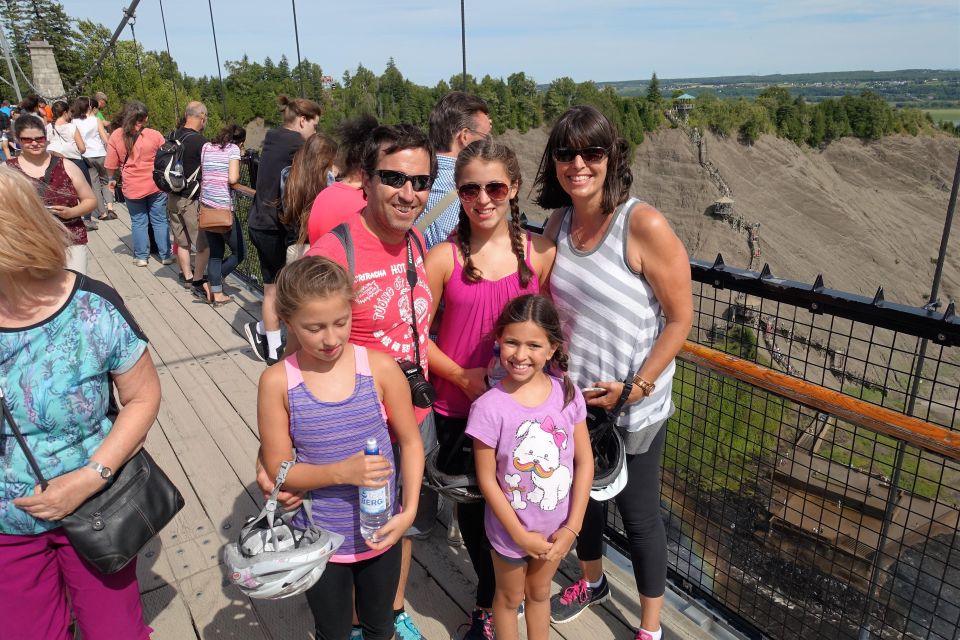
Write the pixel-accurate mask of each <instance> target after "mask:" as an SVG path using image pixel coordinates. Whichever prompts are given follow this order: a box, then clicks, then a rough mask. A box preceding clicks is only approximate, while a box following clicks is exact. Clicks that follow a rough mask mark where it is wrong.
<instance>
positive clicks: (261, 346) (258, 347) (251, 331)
mask: <svg viewBox="0 0 960 640" xmlns="http://www.w3.org/2000/svg"><path fill="white" fill-rule="evenodd" d="M243 333H244V334H246V336H247V342H249V343H250V347H251V348H252V349H253V355H255V356H257V358H258V359H259V360H262V361H263V362H266V363H267V364H274V363H275V362H277V360H275V359H274V358H270V359H269V360H268V359H267V355H268V354H267V336H265V335H262V334H260V333H257V323H256V322H248V323H247V324H245V325H243ZM270 360H273V362H270Z"/></svg>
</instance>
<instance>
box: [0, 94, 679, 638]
mask: <svg viewBox="0 0 960 640" xmlns="http://www.w3.org/2000/svg"><path fill="white" fill-rule="evenodd" d="M105 102H106V96H102V99H101V96H94V97H93V98H78V99H77V100H75V101H74V102H73V103H72V104H71V105H70V106H69V107H67V105H66V103H62V102H55V103H54V104H53V105H51V107H52V108H51V113H50V114H49V117H46V116H45V115H44V114H43V113H40V114H39V115H37V113H36V112H34V111H30V110H29V109H28V107H31V106H33V105H32V104H27V105H23V104H21V105H20V109H19V112H18V113H16V116H15V117H12V118H11V120H12V125H11V131H10V133H9V135H7V136H5V137H4V144H3V150H4V153H6V154H7V157H8V160H7V163H6V164H7V165H8V166H7V167H0V403H3V405H4V406H3V409H4V415H5V419H4V421H3V423H0V426H2V428H0V470H2V474H0V478H2V479H0V569H2V572H3V574H4V575H5V576H6V577H7V579H6V580H5V581H4V584H3V586H0V618H2V619H4V628H5V630H6V632H12V634H13V635H12V637H14V638H67V637H70V636H69V634H70V633H72V629H74V628H75V629H76V630H78V631H79V632H80V633H81V635H82V637H83V638H87V639H94V640H95V639H98V638H107V637H110V638H117V637H120V638H149V635H150V632H151V630H150V628H149V627H148V626H146V624H145V623H144V620H143V615H142V610H141V606H140V601H139V595H138V588H137V579H136V559H135V558H133V559H131V560H130V561H129V562H128V563H126V564H125V565H124V566H123V568H121V569H119V570H118V571H115V572H112V573H103V572H101V571H100V570H99V569H98V568H96V567H95V566H93V564H92V563H91V562H89V561H88V560H89V558H88V557H87V556H86V555H84V554H83V553H82V549H81V550H78V548H77V545H76V541H75V540H74V539H72V538H71V537H70V533H71V532H70V530H69V529H68V528H65V527H63V526H61V524H62V522H61V521H63V519H64V518H65V517H67V516H69V515H70V514H71V513H73V512H74V511H75V510H77V509H78V508H79V507H81V505H83V504H84V503H86V502H87V501H88V500H89V499H90V498H91V496H95V495H96V494H98V493H99V492H101V491H103V490H104V487H110V486H111V483H112V481H113V477H114V473H115V472H116V471H117V470H120V469H121V468H122V467H123V466H124V463H125V462H126V461H127V460H129V459H131V457H132V456H133V455H134V454H136V453H137V451H138V450H139V449H140V447H141V446H142V443H143V440H144V438H145V436H146V432H147V430H148V429H149V427H150V425H151V424H152V423H153V420H154V418H155V417H156V415H157V412H158V408H159V403H160V401H161V400H160V384H159V381H158V378H157V374H156V371H155V370H154V366H153V363H152V361H151V357H150V353H149V351H148V350H147V349H146V346H147V338H146V336H145V335H144V334H143V332H142V331H141V330H140V328H139V326H138V325H137V323H136V320H135V319H134V318H133V317H132V315H131V314H130V313H129V312H128V310H127V309H126V307H125V306H124V303H123V300H122V299H121V298H120V296H119V295H118V294H117V293H116V292H115V291H114V290H113V289H111V288H110V287H109V286H108V285H106V284H104V283H101V282H98V281H96V280H93V279H91V278H89V277H87V276H86V275H85V271H86V257H87V256H86V250H85V243H86V239H87V235H86V234H87V231H88V230H90V228H89V223H85V222H84V216H88V215H89V216H92V217H95V218H98V219H100V220H109V219H111V218H113V217H115V216H116V214H115V213H114V200H115V196H117V195H118V194H119V192H120V191H121V190H122V197H123V199H124V200H125V203H126V209H127V211H128V212H129V214H130V221H131V232H132V244H133V252H132V253H133V260H134V263H135V264H136V265H138V266H141V267H149V265H150V259H151V257H152V256H151V237H152V241H153V243H154V244H155V247H154V248H153V250H152V251H153V254H154V255H155V256H156V258H157V259H158V260H159V263H160V265H162V266H170V267H172V268H177V269H178V270H179V278H180V280H181V282H182V284H183V286H184V287H185V288H188V289H189V290H191V291H192V292H193V294H194V295H195V296H197V297H198V298H200V299H202V300H204V301H206V302H208V303H209V304H211V305H214V306H221V305H229V304H231V303H232V298H231V297H230V296H229V295H227V294H226V293H225V286H224V283H225V279H226V278H227V276H228V275H229V274H230V273H231V272H232V271H233V270H234V269H235V268H236V267H237V266H238V264H239V263H240V262H242V261H243V260H244V259H245V257H246V255H247V252H248V248H247V246H246V242H247V239H249V242H250V244H252V245H253V248H252V251H253V252H254V253H255V254H256V259H257V261H258V263H259V267H260V273H261V275H262V283H263V299H262V307H261V313H260V320H259V321H256V322H251V323H249V324H247V325H245V326H244V333H245V335H246V338H247V340H248V341H249V342H250V345H251V348H252V350H253V352H254V354H255V355H256V357H257V358H258V359H260V360H262V361H264V362H265V364H266V365H267V367H266V369H265V370H264V372H263V374H262V376H261V378H260V382H259V391H258V416H257V417H258V425H259V432H260V439H261V446H260V452H259V455H258V457H257V460H256V467H257V482H258V484H259V485H260V488H261V489H262V490H263V492H264V495H265V497H268V502H267V508H266V510H265V514H267V515H268V516H269V517H268V519H267V520H266V521H267V522H268V524H267V525H265V526H266V528H259V529H258V528H257V527H258V526H260V525H258V524H257V523H256V522H254V523H251V524H249V525H248V526H247V527H246V528H245V529H244V534H243V536H242V539H241V541H240V545H239V547H237V549H236V551H237V553H236V554H233V555H232V554H231V550H230V549H228V550H227V553H226V554H225V556H224V557H225V561H226V562H227V563H228V564H231V563H234V564H236V566H231V567H230V569H231V571H228V574H232V581H233V582H234V583H235V584H236V586H237V587H238V588H240V589H241V590H243V591H244V592H246V593H248V594H249V595H251V597H284V596H289V595H293V594H296V593H305V595H306V598H307V602H308V603H309V606H310V609H311V611H312V614H313V618H314V627H315V629H316V637H317V638H322V639H331V640H345V639H346V638H348V637H349V638H351V639H353V638H365V639H366V640H385V639H388V638H391V637H393V636H395V635H396V636H397V637H398V638H400V639H401V640H417V639H418V638H422V637H423V636H422V634H421V632H420V630H419V629H418V627H417V625H416V623H415V621H414V619H413V618H412V617H411V616H410V615H409V613H408V612H407V611H405V608H404V607H405V601H406V594H405V589H406V582H407V578H408V576H409V573H410V572H409V568H410V563H411V557H412V548H413V542H412V541H413V540H414V539H427V538H429V540H430V542H428V543H427V544H435V543H436V542H435V541H436V540H437V537H436V536H434V537H430V534H431V532H432V529H433V528H434V525H435V523H436V522H437V520H438V511H439V495H442V496H444V498H445V499H449V500H450V501H451V502H452V504H453V506H454V507H455V508H454V513H453V515H452V517H453V520H452V523H451V525H450V529H449V531H448V532H447V538H448V540H449V541H450V542H451V543H459V544H463V545H464V547H465V548H466V550H467V553H468V555H469V558H470V562H471V564H472V566H473V569H474V570H475V572H476V576H477V590H476V600H475V603H474V610H473V612H472V614H471V617H470V619H469V620H468V621H466V622H465V623H464V626H463V627H462V628H461V629H460V630H456V636H455V637H457V638H464V639H465V640H481V639H492V638H495V637H497V638H500V639H501V640H512V639H516V638H518V637H519V625H520V620H523V621H524V624H525V625H526V632H527V637H528V638H531V640H544V639H546V638H547V637H549V627H550V623H551V621H552V622H553V623H557V624H560V623H564V622H568V621H571V620H573V619H575V618H576V617H577V616H578V615H580V614H581V613H582V612H583V611H585V610H586V609H587V608H588V607H590V606H591V605H594V604H597V603H600V602H603V601H605V600H607V599H608V598H609V597H610V587H609V585H608V583H607V579H606V577H605V576H604V572H603V564H602V558H603V551H604V540H603V533H604V526H605V504H604V502H605V501H608V500H610V501H613V502H615V504H616V506H617V508H618V510H619V513H620V515H621V517H622V519H623V526H624V529H625V531H626V533H627V539H628V542H629V551H630V559H631V561H632V563H633V570H634V574H635V579H636V584H637V589H638V592H639V602H638V603H636V613H638V614H639V619H640V628H639V629H638V631H637V635H636V638H637V640H660V638H661V637H662V629H661V628H660V612H661V608H662V606H663V603H664V593H665V587H666V573H667V548H666V535H665V531H664V525H663V521H662V518H661V515H660V478H659V475H660V464H661V458H662V455H663V447H664V439H665V432H666V429H665V424H666V422H667V419H668V418H669V417H670V415H671V414H672V413H673V410H674V407H673V403H672V399H671V384H672V378H673V372H674V357H675V356H676V354H677V353H678V351H679V349H680V347H681V345H682V343H683V341H684V339H685V338H686V336H687V334H688V332H689V329H690V325H691V321H692V294H691V285H690V268H689V262H688V258H687V254H686V251H685V249H684V247H683V246H682V244H681V242H680V241H679V239H678V238H677V236H676V235H675V234H674V232H673V230H672V229H671V227H670V224H669V223H668V221H667V220H666V218H665V217H664V216H663V215H662V214H661V213H660V212H658V211H657V210H656V209H655V208H654V207H652V206H650V205H649V204H647V203H645V202H643V201H641V200H639V199H637V198H635V197H632V196H631V193H630V192H631V187H632V182H633V176H632V173H631V169H630V158H629V153H628V151H629V146H628V144H627V143H626V141H625V140H624V138H623V137H622V135H621V134H620V133H619V132H618V131H617V129H616V127H615V126H614V125H613V124H612V123H611V122H610V120H609V119H608V118H607V117H605V116H604V115H603V114H602V113H601V112H600V111H598V110H597V109H595V108H593V107H590V106H574V107H571V108H570V109H569V110H568V111H567V112H566V113H564V114H563V115H561V116H560V117H559V118H558V120H557V121H556V123H555V124H554V125H553V126H552V129H551V131H550V135H549V138H548V141H547V144H546V148H545V149H544V151H543V155H542V158H541V161H540V165H539V168H538V170H537V173H536V175H535V176H534V177H533V180H532V185H533V186H532V188H533V192H534V193H535V202H536V204H537V205H538V206H540V207H541V208H543V209H545V210H549V211H552V214H551V215H550V217H549V219H548V222H547V223H546V226H545V227H544V228H543V230H542V232H533V231H531V230H529V229H528V228H526V227H525V226H524V225H523V224H522V215H521V212H520V207H519V199H520V192H521V189H522V188H523V187H524V180H523V177H522V176H521V171H520V164H519V162H518V159H517V156H516V154H515V153H514V151H513V150H512V149H510V147H509V146H507V145H505V144H503V143H502V142H500V141H498V140H497V139H495V138H494V136H493V135H492V134H491V132H492V128H493V123H492V121H491V119H490V111H489V108H488V106H487V105H486V103H485V102H484V101H483V100H482V99H481V98H479V97H477V96H474V95H471V94H468V93H464V92H459V91H454V92H451V93H449V94H447V95H445V96H443V97H442V98H441V99H440V100H439V101H438V102H437V104H436V105H435V107H434V108H433V110H432V112H431V115H430V119H429V130H428V132H426V133H425V132H423V131H422V130H421V129H419V128H418V127H416V126H414V125H410V124H395V125H382V124H379V123H378V122H377V120H376V119H375V118H373V117H372V116H361V117H359V118H356V119H354V120H350V121H347V122H344V123H341V124H340V125H339V126H338V127H337V129H336V130H335V131H333V132H331V135H326V134H324V133H322V132H318V131H317V125H318V123H319V120H320V115H321V107H320V106H319V105H318V104H316V103H314V102H312V101H310V100H306V99H303V98H293V99H292V98H287V97H284V96H281V97H280V98H278V108H279V110H280V114H281V120H282V125H281V126H280V127H277V128H275V129H272V130H270V131H268V132H267V135H266V138H265V139H264V142H263V147H262V150H261V153H260V160H259V167H258V170H257V172H256V180H255V184H253V185H252V186H250V187H248V186H244V185H242V184H240V174H241V171H240V163H241V157H242V154H243V153H244V142H245V137H246V133H245V131H244V129H243V128H242V127H240V126H237V125H234V124H228V125H226V126H225V127H223V128H222V129H221V130H220V131H219V132H208V131H205V127H206V122H207V108H206V106H205V105H203V104H202V103H200V102H191V103H189V104H188V105H187V106H186V108H185V112H184V118H183V119H182V121H181V122H180V123H179V126H178V127H177V128H176V130H174V131H173V132H171V133H170V134H169V135H166V136H164V135H163V134H162V133H161V132H159V131H156V130H154V129H151V128H150V127H149V126H148V125H149V113H148V111H147V108H146V107H145V105H143V104H142V103H139V102H136V101H132V102H128V103H126V104H125V105H123V106H122V108H121V109H119V110H118V111H117V113H116V115H115V117H114V118H113V120H112V121H111V122H110V123H109V124H107V123H106V122H105V121H104V120H103V116H102V114H101V112H100V109H102V108H103V107H104V104H105ZM5 107H6V105H5ZM37 108H39V107H37ZM207 135H210V138H209V139H208V138H207V137H206V136H207ZM118 178H119V183H118ZM118 184H119V185H120V186H119V188H118ZM233 191H241V192H243V193H245V194H246V195H248V196H250V197H251V198H252V205H251V208H250V211H249V214H248V216H247V217H246V220H240V219H238V218H237V216H236V211H235V208H234V201H235V198H234V196H233V193H232V192H233ZM90 222H91V223H92V222H94V220H92V219H91V220H90ZM114 390H116V394H117V397H118V398H119V404H118V403H117V402H116V401H115V400H114V399H113V397H114ZM118 406H119V407H122V408H120V409H118ZM7 408H9V411H8V410H7ZM8 424H15V425H18V426H19V432H17V433H18V436H17V437H16V438H12V437H7V436H8V435H9V434H11V428H12V427H8ZM20 432H22V437H21V436H20V435H19V433H20ZM601 432H603V433H604V434H606V436H605V437H607V438H608V440H609V441H610V442H613V443H614V449H615V450H616V451H617V452H619V454H620V455H619V458H617V456H616V455H614V456H613V457H612V458H611V456H609V455H608V452H607V451H605V450H604V451H600V450H599V449H598V444H597V443H598V442H599V441H600V435H599V434H600V433H601ZM30 452H32V455H31V453H30ZM595 454H597V455H596V456H595ZM35 460H36V461H39V463H38V464H37V465H35V464H33V462H34V461H35ZM614 467H615V468H614ZM38 468H42V472H43V475H44V476H46V477H47V478H50V480H49V484H47V483H46V482H45V481H42V480H40V479H39V478H38V475H37V471H38ZM600 476H603V479H602V480H601V477H600ZM608 476H609V477H608ZM461 479H464V481H463V482H460V480H461ZM276 503H279V508H282V509H283V510H285V511H286V512H288V513H289V514H291V515H289V516H285V517H284V519H282V520H279V521H278V522H279V524H276V523H275V521H274V512H273V511H272V510H271V509H272V506H271V505H274V504H276ZM457 523H459V526H458V525H457ZM277 527H284V532H285V533H284V535H278V534H277V531H278V529H277ZM252 540H255V541H259V542H258V544H259V546H257V544H253V543H251V541H252ZM283 541H289V545H288V546H286V547H283V550H282V551H281V547H280V545H281V543H282V542H283ZM321 546H322V547H323V550H322V553H321V552H317V549H320V547H321ZM572 550H575V551H576V554H577V556H578V558H579V561H580V570H581V576H580V578H579V579H578V580H577V581H576V582H574V583H573V584H572V585H570V586H568V587H566V588H565V589H564V590H562V591H561V592H560V593H557V594H554V595H553V596H551V589H550V586H551V583H552V581H553V579H554V576H555V574H556V572H557V569H558V567H559V564H560V562H561V561H562V560H563V558H565V557H566V556H567V555H568V553H569V552H570V551H572ZM270 553H276V554H281V553H282V554H285V555H283V557H284V558H285V560H284V561H283V562H285V563H287V564H282V563H280V564H281V569H280V570H279V571H278V569H277V566H278V563H276V562H273V563H268V562H265V561H264V562H261V561H260V560H263V559H265V558H271V557H273V556H270ZM134 555H135V554H134ZM277 557H280V556H277ZM233 558H236V559H233ZM240 565H242V566H240ZM267 565H269V567H267ZM283 567H286V568H283ZM520 615H522V616H523V617H522V618H520V617H519V616H520ZM11 630H12V631H11ZM453 631H455V630H451V632H453Z"/></svg>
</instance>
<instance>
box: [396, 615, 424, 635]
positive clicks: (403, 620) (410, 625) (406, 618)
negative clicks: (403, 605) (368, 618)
mask: <svg viewBox="0 0 960 640" xmlns="http://www.w3.org/2000/svg"><path fill="white" fill-rule="evenodd" d="M393 628H394V630H395V631H396V632H397V638H398V639H399V640H424V637H423V634H422V633H420V629H419V628H417V623H416V622H414V621H413V618H411V617H410V615H409V614H408V613H407V612H406V611H404V612H403V613H401V614H400V615H398V616H397V617H396V618H394V619H393Z"/></svg>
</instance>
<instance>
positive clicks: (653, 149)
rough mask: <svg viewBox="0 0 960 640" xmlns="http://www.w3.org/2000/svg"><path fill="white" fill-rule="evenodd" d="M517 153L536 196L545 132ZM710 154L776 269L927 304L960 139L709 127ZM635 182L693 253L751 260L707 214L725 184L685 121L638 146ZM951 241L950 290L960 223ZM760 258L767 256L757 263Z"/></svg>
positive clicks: (957, 287)
mask: <svg viewBox="0 0 960 640" xmlns="http://www.w3.org/2000/svg"><path fill="white" fill-rule="evenodd" d="M502 139H503V141H504V142H506V143H507V144H509V145H511V146H512V147H513V148H514V149H515V150H516V151H517V152H518V154H519V156H520V160H521V168H522V170H523V175H524V178H525V185H524V188H523V190H522V191H521V194H522V196H523V197H524V199H525V201H524V202H523V204H522V208H523V210H524V211H528V212H530V213H531V214H535V213H536V212H538V210H537V208H536V207H535V206H534V205H532V203H531V202H530V200H531V197H530V195H531V194H530V187H531V186H532V184H533V178H534V177H535V175H536V169H537V165H538V164H539V161H540V155H541V153H542V151H543V148H544V146H545V145H546V139H547V133H546V131H543V130H537V131H531V132H528V133H527V134H525V135H520V134H519V133H517V132H514V131H511V132H507V133H506V134H504V135H503V136H502ZM706 140H707V154H708V157H709V158H710V160H711V161H712V162H713V163H714V165H716V166H717V167H718V168H719V170H720V172H721V174H722V175H723V178H724V179H725V180H726V182H727V184H728V185H729V186H730V188H731V189H732V191H733V197H734V198H735V200H736V205H735V213H736V215H738V216H741V217H742V218H743V219H744V221H746V222H747V223H753V222H759V223H760V224H761V227H760V242H761V247H762V252H763V254H762V257H761V259H760V264H761V265H762V264H763V262H768V263H769V264H770V268H771V270H772V271H773V273H774V275H777V276H780V277H784V278H790V279H794V280H800V281H804V282H813V280H814V279H815V278H816V276H817V274H818V273H822V274H823V276H824V280H825V283H826V285H827V286H828V287H832V288H836V289H842V290H846V291H851V292H855V293H861V294H864V295H871V296H872V295H873V293H874V292H875V291H876V289H877V287H878V286H883V287H884V291H885V293H886V298H887V299H888V300H891V301H896V302H901V303H904V304H911V305H916V306H920V305H923V304H925V303H926V301H927V297H928V295H929V293H930V283H931V280H932V278H933V271H934V260H935V258H936V256H937V251H938V249H939V246H940V235H941V232H942V230H943V221H944V217H945V215H946V210H947V202H948V200H949V197H950V186H951V184H952V181H953V172H954V169H955V168H956V165H957V157H958V152H960V140H958V139H956V138H953V137H949V136H946V135H937V136H933V137H910V136H892V137H888V138H884V139H883V140H880V141H878V142H862V141H860V140H856V139H844V140H841V141H839V142H835V143H833V144H831V145H829V146H828V147H827V148H826V149H824V150H823V151H816V150H811V149H801V148H798V147H797V146H795V145H794V144H793V143H791V142H789V141H787V140H783V139H779V138H775V137H773V136H764V137H763V138H761V139H760V140H759V141H758V142H757V143H756V144H755V145H753V146H750V147H748V146H744V145H741V144H740V143H738V142H737V141H735V140H730V139H720V138H717V137H715V136H713V135H711V134H707V136H706ZM633 169H634V178H635V181H634V188H633V193H634V194H636V195H637V196H639V197H641V198H643V199H644V200H647V201H648V202H650V203H651V204H653V205H654V206H656V207H657V208H659V209H660V210H661V211H663V212H664V213H665V214H666V215H667V217H668V218H669V219H670V221H671V223H672V224H673V225H674V228H675V229H676V230H677V233H678V234H679V235H680V237H681V239H682V240H683V241H684V243H685V244H686V246H687V249H688V251H689V252H690V254H691V256H695V257H697V258H702V259H707V260H713V258H714V257H716V255H717V253H718V252H719V253H722V254H723V257H724V260H725V261H726V263H727V264H731V265H735V266H739V267H747V266H748V265H749V263H750V250H749V247H748V244H747V236H746V233H745V232H737V231H736V230H735V229H734V228H733V227H732V226H731V225H730V224H728V223H726V222H723V221H721V220H718V219H716V218H714V217H713V216H711V215H710V207H711V205H712V204H713V202H714V201H715V200H716V198H717V197H719V195H720V193H719V191H718V188H717V186H716V184H715V183H714V181H713V180H712V179H711V178H710V176H709V175H708V174H707V172H706V171H705V170H704V169H703V168H702V167H701V166H700V164H699V162H698V161H697V149H696V147H695V146H694V145H693V144H692V143H691V142H690V139H689V137H688V136H687V135H686V134H685V133H684V132H682V131H680V130H677V129H663V130H661V131H659V132H656V133H653V134H649V135H648V136H647V138H646V140H645V141H644V143H643V144H642V145H640V146H639V147H638V149H637V155H636V158H635V160H634V164H633ZM955 226H956V228H955V229H954V233H953V236H952V240H951V242H950V244H949V246H948V251H947V263H946V267H945V269H944V278H943V283H942V285H941V292H940V298H941V300H943V301H945V302H946V301H947V300H949V299H953V298H955V297H956V296H958V295H960V222H958V224H957V225H955ZM758 268H759V267H758Z"/></svg>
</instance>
